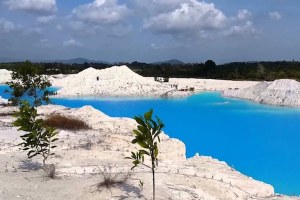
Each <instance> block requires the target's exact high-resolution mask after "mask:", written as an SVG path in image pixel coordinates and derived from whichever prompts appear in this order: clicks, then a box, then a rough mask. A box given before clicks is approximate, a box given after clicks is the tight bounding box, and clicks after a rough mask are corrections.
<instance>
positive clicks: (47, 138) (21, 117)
mask: <svg viewBox="0 0 300 200" xmlns="http://www.w3.org/2000/svg"><path fill="white" fill-rule="evenodd" d="M14 116H15V117H17V119H16V121H15V122H14V123H13V124H14V126H17V127H19V129H18V130H22V131H25V132H26V133H25V134H24V135H22V136H21V138H22V140H23V142H22V143H20V144H19V145H20V146H22V147H23V150H24V151H28V152H27V156H28V158H32V157H34V156H37V155H41V156H42V157H43V163H44V165H46V161H47V159H48V157H49V156H50V155H53V154H54V153H52V151H51V150H52V149H54V148H55V147H56V146H53V145H52V144H53V142H55V141H56V140H58V138H56V136H57V134H58V133H57V132H56V130H55V129H54V128H52V127H45V128H44V127H43V120H42V119H37V110H36V108H35V107H31V106H30V104H29V103H28V101H22V102H21V104H20V111H19V112H16V113H15V114H14Z"/></svg>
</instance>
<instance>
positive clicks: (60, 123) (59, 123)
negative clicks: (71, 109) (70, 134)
mask: <svg viewBox="0 0 300 200" xmlns="http://www.w3.org/2000/svg"><path fill="white" fill-rule="evenodd" d="M43 125H44V126H49V127H55V128H59V129H65V130H82V129H83V130H84V129H89V126H88V125H87V124H86V123H85V122H84V121H82V120H80V119H75V118H72V117H66V116H63V115H50V116H49V117H48V118H47V119H45V120H44V122H43Z"/></svg>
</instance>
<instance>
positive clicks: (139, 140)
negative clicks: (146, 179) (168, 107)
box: [126, 109, 165, 200]
mask: <svg viewBox="0 0 300 200" xmlns="http://www.w3.org/2000/svg"><path fill="white" fill-rule="evenodd" d="M152 115H153V110H152V109H151V110H150V111H148V112H146V113H145V114H144V116H135V117H134V119H135V121H136V122H137V123H138V126H137V129H136V130H133V134H134V135H135V138H134V139H133V140H132V143H133V144H138V145H139V146H140V147H141V149H140V150H138V151H137V152H136V153H135V152H131V157H126V159H131V160H133V161H132V164H133V167H132V168H131V169H134V168H135V167H137V166H138V165H140V164H142V165H144V166H146V167H148V168H150V169H151V172H152V189H153V200H155V170H156V169H157V166H158V159H157V156H158V143H159V142H160V137H159V135H160V133H161V132H162V129H163V128H164V126H165V125H164V124H163V122H162V121H161V120H160V119H159V118H158V117H157V116H155V118H156V120H154V119H153V118H152ZM145 155H146V156H149V157H150V158H151V166H148V165H145V164H144V157H145Z"/></svg>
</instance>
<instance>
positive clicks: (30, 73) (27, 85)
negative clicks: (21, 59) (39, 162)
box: [7, 61, 58, 177]
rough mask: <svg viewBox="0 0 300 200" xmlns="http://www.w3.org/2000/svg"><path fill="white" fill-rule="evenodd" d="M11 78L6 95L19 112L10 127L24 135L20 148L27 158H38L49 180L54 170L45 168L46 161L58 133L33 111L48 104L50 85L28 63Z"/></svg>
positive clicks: (53, 168)
mask: <svg viewBox="0 0 300 200" xmlns="http://www.w3.org/2000/svg"><path fill="white" fill-rule="evenodd" d="M12 79H13V80H12V81H11V82H9V83H7V84H8V85H9V87H10V90H9V91H8V92H10V93H11V96H12V97H11V98H10V101H11V102H12V104H13V105H18V106H19V112H16V113H14V116H15V117H16V118H17V119H16V121H15V122H14V123H13V124H14V126H17V127H19V128H18V130H19V131H25V132H26V133H25V134H24V135H21V138H22V141H23V142H22V143H20V144H19V146H22V148H23V150H24V151H27V156H28V158H32V157H35V156H37V155H41V156H42V157H43V164H44V169H45V171H46V172H48V175H49V176H50V177H54V175H55V167H54V166H53V165H47V159H48V158H49V156H51V155H53V153H52V149H54V148H55V147H56V146H54V145H52V144H53V142H55V141H56V140H58V139H57V138H56V136H57V132H56V130H55V128H52V127H49V126H46V127H45V126H44V122H43V120H42V119H40V118H38V114H37V109H36V107H37V106H39V105H41V104H42V103H44V102H45V103H48V102H49V97H48V95H49V93H48V91H47V87H50V86H51V84H50V82H49V81H48V80H47V79H46V78H45V77H44V76H42V75H41V73H40V70H39V68H38V67H36V66H35V65H33V64H32V63H30V62H28V61H26V62H25V63H23V64H22V66H20V67H18V68H16V69H15V71H14V72H13V74H12Z"/></svg>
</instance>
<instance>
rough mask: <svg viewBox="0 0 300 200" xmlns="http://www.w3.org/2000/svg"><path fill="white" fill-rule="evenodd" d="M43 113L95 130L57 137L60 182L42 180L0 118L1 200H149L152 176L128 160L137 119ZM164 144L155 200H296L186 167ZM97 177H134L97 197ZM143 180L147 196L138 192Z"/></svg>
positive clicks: (205, 167)
mask: <svg viewBox="0 0 300 200" xmlns="http://www.w3.org/2000/svg"><path fill="white" fill-rule="evenodd" d="M9 109H10V110H11V111H12V110H15V109H14V108H10V107H2V108H1V107H0V113H8V112H9ZM38 113H39V115H40V116H41V117H47V116H49V115H51V114H60V115H65V116H68V117H75V118H79V119H82V120H85V121H86V122H87V124H88V125H89V126H90V127H91V129H90V130H82V131H64V130H61V131H60V133H59V138H60V140H59V141H58V143H57V145H58V148H57V149H56V150H55V154H56V156H55V157H54V158H53V159H51V163H54V164H55V165H56V171H57V176H58V178H57V179H55V180H45V178H44V177H43V175H42V170H39V168H38V166H39V165H38V164H39V163H40V162H41V160H39V159H37V160H36V159H33V160H32V161H28V160H26V154H25V152H21V151H20V150H19V148H18V147H16V146H15V144H18V143H19V142H20V132H18V131H16V128H11V127H9V126H10V122H12V121H13V118H12V117H11V116H8V115H2V116H0V129H1V130H0V132H1V134H0V141H2V143H1V149H0V155H1V156H0V163H5V164H3V165H1V164H0V173H1V176H0V185H1V187H0V199H36V200H38V199H51V200H52V199H53V200H54V199H88V200H96V199H151V192H152V191H151V189H152V187H151V181H150V180H151V173H150V171H149V169H148V168H143V167H138V168H136V169H135V170H134V171H131V170H130V168H131V166H132V164H131V161H129V160H126V159H124V157H125V156H129V155H130V151H132V150H133V151H135V150H136V148H137V146H136V145H133V144H131V140H132V139H133V134H132V129H134V128H135V127H136V123H135V122H134V120H133V119H129V118H112V117H109V116H107V115H105V114H104V113H102V112H100V111H98V110H96V109H94V108H92V107H90V106H85V107H82V108H79V109H70V108H66V107H63V106H54V105H49V106H42V107H39V108H38ZM1 124H2V125H1ZM161 139H162V141H161V143H160V146H159V150H160V152H159V166H158V169H157V171H156V174H157V176H156V178H157V199H161V200H163V199H170V200H182V199H184V200H196V199H207V200H210V199H211V200H217V199H222V200H223V199H238V200H239V199H240V200H244V199H256V200H258V199H259V200H263V199H269V200H271V199H273V200H275V199H282V200H283V199H292V198H289V197H282V196H276V195H274V189H273V187H272V186H271V185H268V184H265V183H263V182H260V181H257V180H254V179H252V178H250V177H247V176H245V175H243V174H241V173H239V172H238V171H236V170H234V169H233V168H231V167H230V166H228V165H227V164H226V163H225V162H221V161H218V160H216V159H213V158H211V157H206V156H194V157H193V158H190V159H186V157H185V145H184V144H183V143H182V142H181V141H179V140H177V139H174V138H169V137H168V136H167V135H166V134H164V133H163V134H162V138H161ZM147 162H149V160H146V163H147ZM34 169H35V170H34ZM99 170H102V171H103V170H108V171H107V173H113V175H114V174H116V173H119V175H120V176H124V175H126V173H128V172H129V173H130V174H131V176H130V177H129V178H128V180H127V182H126V183H121V184H118V185H115V187H113V188H111V189H110V191H109V190H106V189H105V188H102V189H101V190H98V189H97V187H96V185H97V183H99V182H100V181H101V180H102V179H103V177H102V176H101V171H99ZM7 180H9V181H7ZM139 180H142V181H143V182H144V188H140V187H139V186H138V184H139ZM74 191H76V192H74ZM295 199H296V198H295Z"/></svg>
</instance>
